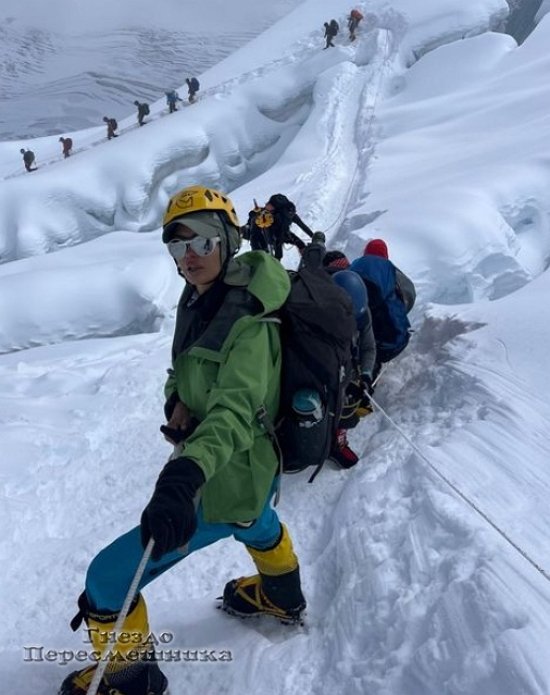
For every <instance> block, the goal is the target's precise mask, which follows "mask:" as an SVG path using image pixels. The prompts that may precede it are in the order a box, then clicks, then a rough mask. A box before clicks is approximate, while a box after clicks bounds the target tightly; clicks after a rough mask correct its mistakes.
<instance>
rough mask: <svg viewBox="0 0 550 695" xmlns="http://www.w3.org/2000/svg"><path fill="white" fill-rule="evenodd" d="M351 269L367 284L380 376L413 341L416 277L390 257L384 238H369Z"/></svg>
mask: <svg viewBox="0 0 550 695" xmlns="http://www.w3.org/2000/svg"><path fill="white" fill-rule="evenodd" d="M350 269H351V270H353V271H355V272H356V273H358V274H359V275H360V276H361V277H362V278H363V281H364V282H365V285H366V286H367V292H368V296H369V307H370V311H371V314H372V322H373V330H374V337H375V339H376V365H375V367H374V372H373V378H374V379H376V377H377V376H378V374H379V372H380V369H381V367H382V364H383V363H385V362H389V361H390V360H393V359H394V358H395V357H397V355H399V354H400V353H401V352H402V351H403V350H404V349H405V348H406V347H407V345H408V343H409V339H410V323H409V319H408V317H407V314H408V313H409V312H410V310H411V309H412V307H413V306H414V302H415V299H416V290H415V287H414V284H413V282H412V280H410V278H408V277H407V276H406V275H405V273H403V272H402V271H401V270H399V268H397V267H396V266H395V265H394V264H393V263H392V262H391V261H390V260H389V258H388V247H387V245H386V243H385V242H384V240H383V239H371V240H369V241H368V242H367V244H366V246H365V250H364V255H363V256H362V258H357V259H355V260H354V261H353V262H352V263H351V265H350Z"/></svg>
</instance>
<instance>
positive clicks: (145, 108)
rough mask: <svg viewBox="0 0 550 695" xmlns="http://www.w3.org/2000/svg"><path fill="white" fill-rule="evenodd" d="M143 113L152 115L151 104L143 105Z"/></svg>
mask: <svg viewBox="0 0 550 695" xmlns="http://www.w3.org/2000/svg"><path fill="white" fill-rule="evenodd" d="M143 113H144V114H145V115H146V116H148V115H149V114H150V110H149V104H143Z"/></svg>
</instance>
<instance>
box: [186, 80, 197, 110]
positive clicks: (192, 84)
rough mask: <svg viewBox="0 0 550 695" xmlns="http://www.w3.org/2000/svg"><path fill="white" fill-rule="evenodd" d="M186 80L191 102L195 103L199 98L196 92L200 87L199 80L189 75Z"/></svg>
mask: <svg viewBox="0 0 550 695" xmlns="http://www.w3.org/2000/svg"><path fill="white" fill-rule="evenodd" d="M185 81H186V82H187V90H188V95H189V103H190V104H193V103H194V102H195V101H196V100H197V97H196V94H197V92H198V91H199V89H200V84H199V81H198V80H197V78H196V77H191V78H189V77H187V78H186V79H185Z"/></svg>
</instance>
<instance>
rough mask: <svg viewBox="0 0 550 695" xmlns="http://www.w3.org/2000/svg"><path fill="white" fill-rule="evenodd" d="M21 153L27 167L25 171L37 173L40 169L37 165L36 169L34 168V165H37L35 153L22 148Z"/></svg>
mask: <svg viewBox="0 0 550 695" xmlns="http://www.w3.org/2000/svg"><path fill="white" fill-rule="evenodd" d="M19 151H20V152H21V154H22V155H23V164H24V165H25V169H26V170H27V171H36V170H37V168H38V167H37V166H36V165H35V166H34V169H33V168H32V165H33V164H34V163H35V162H34V160H35V157H34V152H33V151H32V150H26V149H25V148H21V149H20V150H19Z"/></svg>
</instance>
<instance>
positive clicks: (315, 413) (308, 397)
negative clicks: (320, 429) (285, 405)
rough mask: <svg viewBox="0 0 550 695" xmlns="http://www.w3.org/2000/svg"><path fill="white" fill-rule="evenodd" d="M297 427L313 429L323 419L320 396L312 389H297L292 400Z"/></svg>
mask: <svg viewBox="0 0 550 695" xmlns="http://www.w3.org/2000/svg"><path fill="white" fill-rule="evenodd" d="M292 409H293V410H294V412H295V413H296V419H297V422H298V426H299V427H307V428H309V427H315V425H317V424H318V423H319V422H321V420H322V419H323V416H324V412H323V403H322V401H321V395H320V394H319V392H318V391H315V390H314V389H299V390H298V391H296V393H295V394H294V396H293V398H292Z"/></svg>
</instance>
